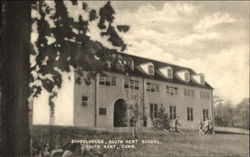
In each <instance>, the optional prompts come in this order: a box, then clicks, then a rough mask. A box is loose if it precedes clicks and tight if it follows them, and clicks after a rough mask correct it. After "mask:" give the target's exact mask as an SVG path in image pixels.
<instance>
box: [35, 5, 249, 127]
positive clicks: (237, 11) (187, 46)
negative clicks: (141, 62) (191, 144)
mask: <svg viewBox="0 0 250 157" xmlns="http://www.w3.org/2000/svg"><path fill="white" fill-rule="evenodd" d="M47 2H48V3H49V4H50V5H51V6H52V7H53V1H47ZM79 2H80V3H81V1H79ZM67 3H68V4H67V8H68V10H69V15H70V16H71V17H73V18H74V19H75V20H77V19H78V15H79V14H83V15H84V16H83V17H84V18H86V17H87V16H86V14H85V12H84V11H82V9H81V5H79V6H73V5H71V3H70V2H69V1H68V2H67ZM87 3H88V6H89V8H93V9H97V10H98V9H99V8H100V7H102V6H103V5H104V4H105V2H104V1H99V2H98V1H88V2H87ZM111 4H112V6H113V8H114V9H115V11H116V14H115V21H114V24H118V25H120V24H125V25H129V26H130V30H129V31H128V32H126V33H119V35H120V36H121V37H122V38H123V40H124V41H125V43H126V44H127V49H126V50H125V51H124V53H128V54H132V55H136V56H141V57H145V58H150V59H155V60H159V61H163V62H167V63H172V64H176V65H180V66H186V67H189V68H192V69H193V70H194V71H196V72H197V73H204V74H205V79H206V81H207V82H208V83H209V84H210V85H211V86H212V87H213V88H214V92H213V93H214V95H217V96H219V97H221V98H223V99H224V100H225V101H231V103H232V104H233V105H236V104H238V103H239V102H241V100H242V99H243V98H246V97H249V35H250V34H249V18H250V17H249V16H250V15H249V6H250V2H246V1H245V2H244V1H239V2H236V1H234V2H229V1H227V2H222V1H213V2H211V1H210V2H209V1H204V2H201V1H200V2H191V1H190V2H189V1H154V2H153V1H134V2H132V1H113V2H111ZM32 17H39V15H38V13H37V12H35V11H34V10H33V11H32ZM46 18H47V20H48V21H49V24H50V27H54V25H53V22H52V21H51V20H50V19H49V18H48V16H47V17H46ZM97 22H98V21H97V20H96V21H93V22H91V23H90V25H89V32H88V35H89V36H90V38H91V39H92V40H95V41H99V42H101V43H102V44H103V45H104V46H106V47H109V48H114V47H113V46H112V45H111V43H109V42H108V41H107V39H105V38H103V37H101V35H100V30H99V29H98V28H97V27H96V26H97ZM31 37H32V40H31V41H32V42H35V41H36V39H37V37H38V34H37V30H36V25H35V24H33V25H32V34H31ZM49 42H51V43H52V42H54V41H53V39H50V40H49ZM32 60H33V61H32ZM31 63H32V64H34V57H33V58H31ZM68 75H70V74H63V78H64V82H63V84H62V88H61V89H60V90H59V92H58V98H57V99H56V100H55V103H56V109H55V110H56V111H58V112H55V114H56V117H57V119H56V123H57V124H62V125H72V122H73V121H72V117H73V115H72V114H69V113H73V112H72V111H73V108H72V106H70V104H72V100H73V99H72V98H73V95H72V93H73V92H72V90H73V86H72V85H73V82H72V80H71V81H67V78H68ZM48 96H49V95H48V93H46V92H45V91H43V92H42V94H41V95H40V96H39V98H35V99H34V108H36V109H34V114H33V115H35V117H33V123H34V124H48V121H49V112H48V110H49V106H48V105H45V104H48ZM57 106H64V107H57ZM65 115H68V116H65Z"/></svg>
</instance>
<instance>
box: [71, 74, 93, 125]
mask: <svg viewBox="0 0 250 157" xmlns="http://www.w3.org/2000/svg"><path fill="white" fill-rule="evenodd" d="M83 74H84V76H86V75H87V73H86V72H84V73H83ZM78 77H79V76H78V75H77V74H76V73H75V77H74V80H76V79H77V78H78ZM80 78H81V84H77V83H75V85H74V110H73V113H74V114H73V115H74V120H73V121H74V126H85V127H94V126H95V79H92V80H91V84H90V85H87V84H86V83H85V80H84V77H80ZM82 96H86V97H88V104H87V106H83V105H82Z"/></svg>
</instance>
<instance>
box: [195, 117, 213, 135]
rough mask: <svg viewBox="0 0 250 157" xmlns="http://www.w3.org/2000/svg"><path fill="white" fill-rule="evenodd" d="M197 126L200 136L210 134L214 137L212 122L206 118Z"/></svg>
mask: <svg viewBox="0 0 250 157" xmlns="http://www.w3.org/2000/svg"><path fill="white" fill-rule="evenodd" d="M198 125H199V133H200V134H207V133H210V134H213V135H215V132H214V126H213V121H212V119H211V118H206V120H205V121H201V120H200V121H199V124H198Z"/></svg>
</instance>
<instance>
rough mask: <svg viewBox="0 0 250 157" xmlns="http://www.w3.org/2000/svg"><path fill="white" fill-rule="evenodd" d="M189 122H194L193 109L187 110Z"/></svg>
mask: <svg viewBox="0 0 250 157" xmlns="http://www.w3.org/2000/svg"><path fill="white" fill-rule="evenodd" d="M187 120H188V121H193V108H190V107H188V108H187Z"/></svg>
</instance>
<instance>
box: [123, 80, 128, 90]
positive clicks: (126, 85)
mask: <svg viewBox="0 0 250 157" xmlns="http://www.w3.org/2000/svg"><path fill="white" fill-rule="evenodd" d="M124 88H129V80H128V79H125V80H124Z"/></svg>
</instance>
